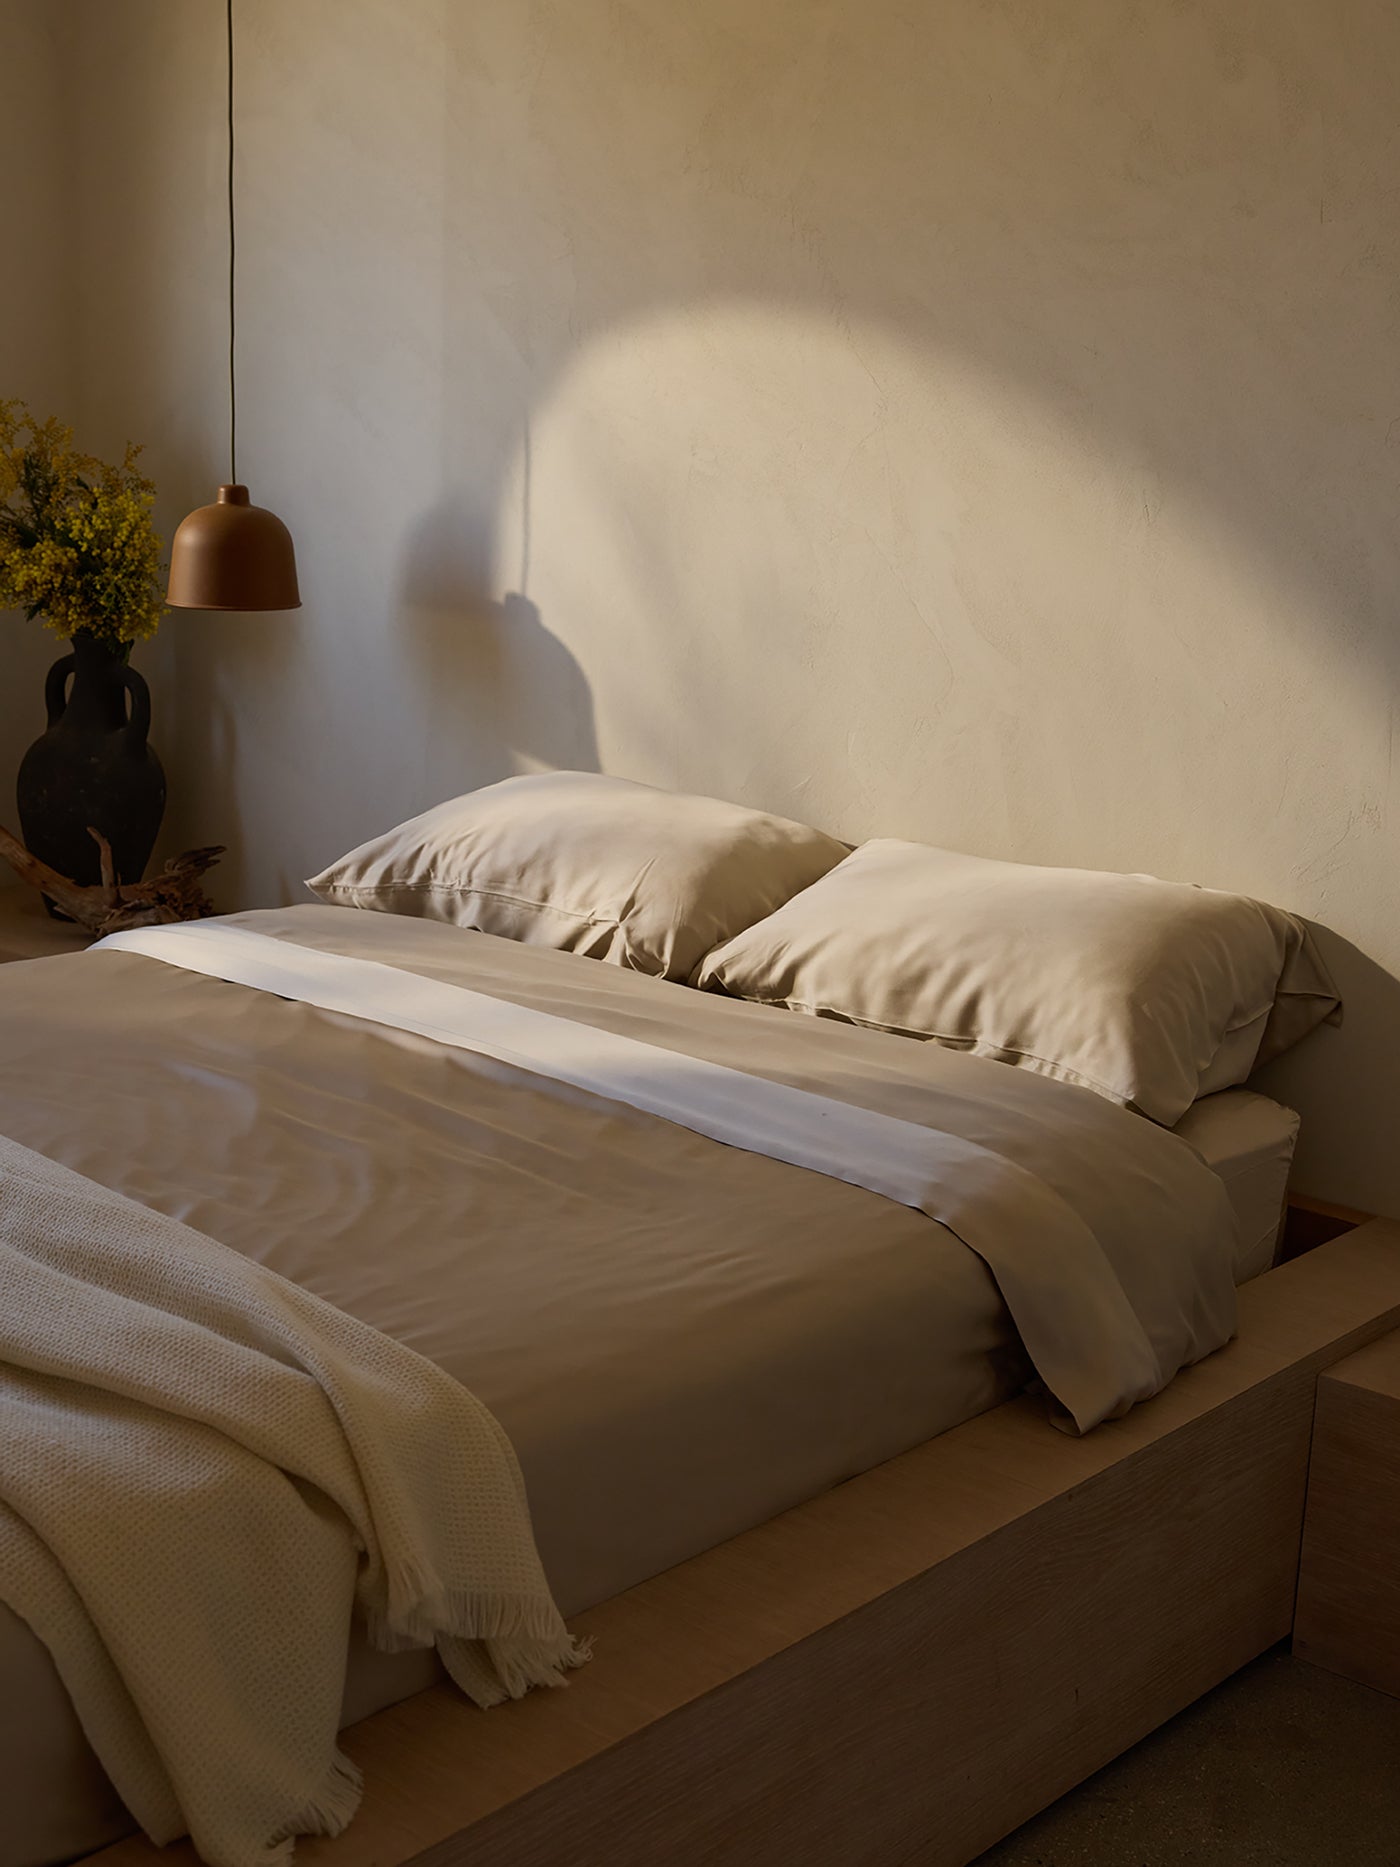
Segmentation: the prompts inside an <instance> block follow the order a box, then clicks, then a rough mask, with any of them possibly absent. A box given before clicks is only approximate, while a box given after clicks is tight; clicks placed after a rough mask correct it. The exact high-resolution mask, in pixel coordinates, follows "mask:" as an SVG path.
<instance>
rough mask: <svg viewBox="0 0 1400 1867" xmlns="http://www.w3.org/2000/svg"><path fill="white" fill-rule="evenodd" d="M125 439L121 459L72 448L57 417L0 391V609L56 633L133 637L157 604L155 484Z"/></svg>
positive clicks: (143, 631)
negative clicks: (114, 461)
mask: <svg viewBox="0 0 1400 1867" xmlns="http://www.w3.org/2000/svg"><path fill="white" fill-rule="evenodd" d="M140 451H141V450H140V449H139V448H137V447H132V446H128V447H127V449H126V453H125V455H124V456H123V458H122V463H121V465H120V466H113V465H111V464H110V463H109V462H106V461H102V460H97V459H95V458H94V457H93V456H92V455H90V454H81V453H79V452H78V451H77V449H76V448H75V447H74V446H73V432H72V430H71V428H67V427H65V426H64V425H63V423H62V422H60V421H56V420H53V419H50V420H48V421H45V422H37V421H35V419H34V417H33V416H32V415H31V414H30V412H29V410H28V409H27V408H26V407H25V405H24V404H23V403H22V402H17V401H4V400H0V609H23V610H25V611H27V612H28V614H29V615H30V616H42V617H43V618H44V620H45V621H46V623H47V624H48V626H49V627H50V628H51V629H54V630H56V631H57V633H58V634H59V635H65V636H66V635H71V634H72V633H73V631H74V630H75V629H90V630H92V632H93V633H94V634H95V635H99V636H101V637H103V638H104V639H105V640H107V641H110V642H113V643H120V642H133V641H138V640H140V639H141V638H142V637H143V636H147V635H151V634H153V633H154V632H155V629H156V627H157V625H158V624H159V622H160V619H161V617H162V616H163V615H164V614H165V598H164V594H163V589H162V579H161V574H160V568H161V567H160V551H161V545H160V538H159V536H158V535H157V533H156V529H155V526H154V525H153V524H152V522H151V506H152V503H153V501H154V499H155V487H154V486H153V485H152V484H151V482H150V481H149V480H148V479H146V478H145V477H144V475H142V474H141V473H139V472H138V471H137V469H136V461H137V458H138V456H139V454H140Z"/></svg>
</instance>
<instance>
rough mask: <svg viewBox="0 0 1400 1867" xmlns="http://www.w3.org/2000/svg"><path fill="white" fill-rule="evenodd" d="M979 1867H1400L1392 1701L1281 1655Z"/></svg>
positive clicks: (1399, 1731) (1398, 1719)
mask: <svg viewBox="0 0 1400 1867" xmlns="http://www.w3.org/2000/svg"><path fill="white" fill-rule="evenodd" d="M976 1867H1400V1699H1394V1698H1389V1697H1387V1696H1386V1695H1385V1694H1384V1693H1381V1692H1372V1691H1370V1690H1368V1688H1367V1687H1365V1686H1359V1685H1353V1684H1352V1683H1351V1682H1350V1681H1349V1680H1346V1679H1338V1678H1337V1677H1336V1676H1335V1675H1334V1674H1332V1673H1327V1672H1323V1671H1321V1670H1320V1669H1319V1668H1317V1667H1315V1666H1308V1665H1305V1664H1304V1663H1303V1662H1302V1661H1301V1660H1295V1659H1292V1658H1291V1657H1290V1656H1289V1655H1288V1653H1287V1652H1286V1650H1284V1649H1276V1650H1275V1651H1274V1652H1271V1653H1267V1654H1265V1655H1264V1657H1263V1658H1262V1659H1259V1660H1256V1661H1255V1662H1254V1664H1253V1665H1252V1666H1247V1667H1246V1668H1245V1670H1244V1671H1243V1672H1241V1673H1237V1674H1236V1675H1235V1677H1234V1678H1233V1679H1230V1680H1227V1681H1226V1683H1225V1684H1224V1685H1223V1686H1221V1687H1219V1688H1218V1690H1216V1691H1214V1692H1212V1693H1211V1694H1210V1695H1209V1696H1208V1697H1206V1698H1204V1699H1202V1700H1201V1701H1200V1703H1199V1704H1197V1705H1193V1706H1191V1708H1190V1709H1189V1710H1187V1711H1184V1712H1182V1714H1181V1715H1180V1717H1178V1718H1173V1719H1172V1721H1171V1723H1170V1724H1166V1725H1163V1726H1162V1728H1161V1730H1159V1731H1155V1732H1154V1733H1153V1734H1152V1736H1151V1737H1148V1738H1145V1739H1144V1740H1143V1742H1142V1743H1141V1744H1139V1745H1138V1746H1137V1747H1136V1749H1134V1750H1130V1751H1129V1752H1128V1753H1127V1755H1126V1756H1123V1757H1120V1758H1119V1759H1118V1760H1117V1762H1115V1763H1111V1764H1109V1765H1108V1767H1107V1768H1106V1769H1103V1770H1100V1771H1099V1773H1098V1775H1097V1776H1093V1777H1090V1779H1089V1781H1088V1782H1087V1783H1084V1784H1082V1785H1081V1786H1080V1787H1079V1788H1078V1789H1076V1790H1072V1791H1071V1792H1070V1794H1069V1795H1067V1796H1064V1797H1062V1798H1061V1800H1060V1801H1059V1802H1057V1803H1055V1804H1054V1805H1053V1807H1051V1808H1049V1809H1047V1810H1046V1811H1045V1813H1044V1814H1043V1815H1038V1816H1037V1817H1036V1818H1035V1820H1034V1821H1031V1822H1027V1823H1026V1825H1025V1827H1024V1828H1020V1829H1018V1830H1017V1831H1016V1833H1015V1834H1014V1835H1010V1836H1008V1837H1007V1839H1006V1840H1005V1841H1003V1842H1001V1843H1000V1844H999V1845H998V1846H997V1847H994V1848H992V1849H991V1850H990V1851H989V1852H988V1853H986V1854H983V1855H982V1856H981V1857H980V1859H979V1860H978V1861H977V1863H976Z"/></svg>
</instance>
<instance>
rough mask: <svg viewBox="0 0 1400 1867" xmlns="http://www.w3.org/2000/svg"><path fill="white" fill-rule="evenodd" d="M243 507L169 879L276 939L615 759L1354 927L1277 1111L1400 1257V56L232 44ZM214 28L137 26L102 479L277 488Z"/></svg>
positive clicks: (736, 34)
mask: <svg viewBox="0 0 1400 1867" xmlns="http://www.w3.org/2000/svg"><path fill="white" fill-rule="evenodd" d="M238 11H239V19H240V23H241V65H240V78H241V95H240V134H241V170H240V174H241V189H242V192H241V219H240V234H241V245H240V251H241V262H242V270H241V284H242V304H243V315H242V324H241V332H242V347H241V356H242V377H241V381H242V405H241V426H242V436H243V446H242V456H241V460H242V469H243V476H244V477H245V478H246V479H247V480H248V481H249V482H250V484H251V486H252V488H253V493H254V497H255V498H259V499H261V500H263V501H264V502H265V503H267V504H270V505H272V506H273V507H274V508H275V509H277V510H278V511H280V512H281V513H282V514H283V516H284V517H285V518H286V519H287V520H288V521H289V523H290V524H291V525H292V527H293V530H294V532H295V535H296V538H297V543H298V548H299V552H300V558H301V566H302V577H303V585H304V590H305V594H306V599H307V600H306V607H305V608H304V609H303V610H302V611H301V612H300V613H299V614H297V615H293V616H285V617H263V618H257V619H239V618H216V617H197V616H186V617H180V618H177V619H173V620H172V622H171V623H170V624H169V626H168V628H167V630H166V631H165V634H164V638H163V643H162V644H161V646H160V647H159V648H158V650H157V651H156V653H155V655H154V657H153V659H152V663H151V665H152V666H153V667H155V668H156V671H157V673H158V676H159V680H160V689H161V691H160V704H161V710H162V713H161V738H162V743H163V746H164V749H165V750H166V752H167V754H168V755H169V758H170V762H171V764H172V767H173V775H174V779H175V787H174V788H175V796H176V800H177V802H176V807H175V810H174V813H173V817H172V825H171V834H172V837H173V838H174V839H176V840H184V841H194V840H207V839H209V838H213V837H228V838H229V839H230V840H232V841H234V842H235V843H236V845H237V859H236V861H234V862H233V863H231V865H230V868H229V871H228V889H229V899H230V900H236V901H239V902H259V901H271V900H276V899H278V898H281V897H284V896H286V895H289V894H292V893H294V892H295V890H296V885H297V879H298V878H299V877H300V876H301V875H303V874H305V873H308V872H309V871H310V870H311V869H312V868H313V867H315V866H317V865H319V864H320V863H322V862H323V861H325V860H326V859H327V858H328V857H329V856H331V855H332V854H334V853H336V852H337V851H338V850H339V849H341V848H342V847H344V846H346V845H348V844H349V843H351V842H353V841H355V840H358V839H359V838H361V837H362V836H364V835H365V834H367V833H369V832H371V831H373V830H376V829H378V828H380V827H383V826H385V825H387V824H388V823H390V822H392V821H393V820H395V819H396V818H398V817H401V816H403V815H404V814H406V813H408V812H409V811H413V810H416V809H419V808H420V807H422V806H423V805H425V804H427V803H429V802H432V801H434V800H436V799H439V798H441V797H443V796H445V795H449V794H451V793H452V792H454V791H456V790H459V789H461V788H464V787H466V786H468V785H472V784H475V783H478V782H481V781H484V780H488V779H490V778H493V777H496V776H499V775H501V774H503V773H505V772H507V771H510V770H514V769H519V768H523V767H525V766H528V765H531V764H579V765H592V764H597V765H599V766H601V767H602V768H604V769H606V770H609V771H615V772H620V773H624V774H631V775H634V776H637V777H641V778H646V779H651V780H655V781H657V782H661V783H665V784H674V785H678V786H689V787H694V788H697V789H702V790H708V791H714V792H717V793H721V794H724V795H728V796H732V797H736V798H740V799H745V800H749V801H752V802H754V803H761V804H765V805H768V806H772V807H775V808H777V809H780V810H788V811H792V812H794V813H795V814H798V815H802V816H806V817H808V818H809V819H811V820H813V821H817V822H820V823H822V824H823V825H825V826H826V827H828V828H830V829H832V830H834V831H836V832H838V833H839V834H841V835H844V836H846V837H849V838H853V839H854V838H858V837H863V836H865V835H868V834H870V833H872V832H886V833H896V834H903V835H907V836H913V837H922V838H926V839H928V840H932V841H941V842H946V843H949V844H953V845H956V846H961V847H966V848H971V849H978V850H984V851H987V852H993V853H998V854H1004V855H1008V856H1016V857H1022V858H1028V859H1039V860H1045V861H1050V862H1068V863H1084V864H1091V865H1101V866H1109V867H1125V868H1144V869H1149V870H1154V871H1156V872H1158V873H1161V874H1165V875H1170V876H1176V877H1182V878H1187V879H1194V880H1198V881H1201V882H1204V883H1207V884H1211V885H1216V886H1223V887H1230V888H1238V889H1243V890H1248V891H1252V892H1256V893H1258V894H1261V895H1265V896H1268V897H1270V898H1272V899H1273V900H1276V901H1278V902H1280V903H1282V904H1284V905H1287V906H1290V907H1293V908H1296V909H1299V910H1301V911H1302V912H1304V913H1306V914H1309V915H1311V916H1313V917H1315V918H1316V919H1317V920H1318V921H1319V922H1320V923H1322V924H1323V925H1324V926H1325V927H1327V928H1329V929H1331V930H1332V932H1333V938H1332V940H1331V943H1330V944H1331V951H1332V954H1333V957H1334V959H1335V962H1336V965H1337V969H1338V972H1339V974H1341V975H1342V977H1343V980H1344V983H1345V984H1346V986H1347V988H1348V990H1349V993H1350V995H1351V1001H1352V1003H1351V1015H1350V1018H1349V1022H1348V1024H1347V1027H1346V1029H1345V1030H1344V1031H1343V1032H1342V1033H1332V1032H1324V1033H1323V1034H1321V1035H1320V1036H1319V1037H1317V1038H1316V1039H1314V1040H1312V1041H1311V1042H1310V1043H1309V1044H1308V1045H1307V1046H1306V1047H1305V1048H1304V1049H1303V1050H1302V1051H1300V1052H1299V1053H1298V1054H1297V1057H1296V1059H1295V1060H1294V1061H1292V1062H1289V1063H1287V1064H1285V1065H1284V1066H1282V1068H1281V1070H1280V1071H1279V1072H1278V1075H1277V1078H1276V1080H1277V1082H1278V1083H1279V1084H1281V1085H1282V1088H1283V1091H1284V1092H1285V1093H1287V1094H1290V1095H1292V1096H1293V1097H1294V1098H1295V1099H1296V1100H1297V1102H1298V1104H1299V1106H1300V1107H1302V1109H1303V1111H1304V1114H1305V1117H1306V1120H1305V1126H1304V1135H1305V1148H1304V1166H1303V1177H1304V1179H1305V1181H1306V1182H1307V1183H1308V1184H1310V1186H1311V1187H1312V1189H1313V1190H1315V1191H1318V1192H1321V1193H1328V1194H1332V1195H1333V1196H1338V1197H1350V1198H1352V1199H1355V1200H1356V1201H1358V1202H1360V1203H1363V1204H1374V1205H1379V1206H1384V1207H1388V1208H1389V1209H1391V1210H1395V1211H1400V1161H1397V1159H1396V1153H1397V1150H1396V1148H1395V1145H1394V1142H1393V1139H1392V1125H1393V1122H1394V1119H1395V1114H1396V1112H1397V1097H1396V1089H1397V1071H1396V1065H1395V1058H1396V1055H1397V1053H1398V1052H1400V986H1397V984H1396V974H1397V972H1400V887H1398V886H1397V872H1398V871H1397V861H1396V855H1397V850H1396V830H1397V815H1396V797H1395V786H1396V778H1395V774H1394V771H1393V761H1392V744H1393V736H1394V713H1395V698H1396V693H1397V677H1398V676H1400V629H1398V628H1397V620H1398V619H1397V598H1400V353H1398V352H1397V325H1398V324H1400V233H1397V215H1396V204H1397V200H1400V192H1397V191H1400V130H1397V123H1400V113H1397V111H1396V107H1395V106H1396V98H1397V96H1400V13H1397V12H1396V11H1395V9H1394V8H1392V7H1391V6H1389V5H1388V4H1382V3H1380V0H1331V3H1324V0H1308V3H1304V0H1157V4H1154V5H1140V4H1125V3H1124V0H949V3H948V4H945V5H941V6H936V7H934V6H923V5H916V4H912V0H766V3H765V4H764V5H762V6H755V5H754V4H753V3H752V0H690V3H689V4H686V5H678V4H675V3H674V0H558V3H553V0H473V4H471V5H468V4H465V0H460V3H450V0H297V4H296V5H285V4H280V3H279V0H238ZM221 14H222V8H221V7H220V6H219V5H218V4H217V3H216V0H123V4H122V5H121V6H120V7H111V6H109V5H106V4H104V3H103V0H87V3H86V4H84V5H82V6H81V8H80V19H81V28H80V31H79V33H78V35H77V38H76V41H75V48H74V63H73V66H72V70H71V74H70V76H71V84H72V88H73V105H74V111H73V114H74V117H75V118H76V121H77V122H78V124H79V125H80V126H81V134H82V139H83V140H82V157H83V159H82V166H81V176H82V181H81V187H80V190H79V194H80V215H79V224H80V230H81V292H80V295H79V306H80V312H81V322H82V328H81V331H80V333H79V339H78V343H77V348H76V355H77V357H78V367H79V375H80V393H81V401H82V412H83V420H84V424H85V432H86V433H87V434H88V436H89V439H90V442H91V444H92V445H94V446H101V445H112V446H115V445H118V444H119V443H120V441H121V440H123V439H125V437H126V435H127V434H128V433H130V434H133V435H137V436H142V437H145V438H146V439H148V440H149V442H150V443H151V454H150V458H151V461H152V464H153V466H154V468H155V470H156V471H157V473H158V474H159V476H160V478H161V483H162V486H163V489H164V510H165V512H166V514H167V515H168V516H169V517H172V518H173V517H174V516H177V515H178V513H179V511H180V510H182V509H183V508H184V507H185V506H186V505H188V504H190V503H193V502H195V501H196V500H198V499H201V498H203V497H207V496H208V489H210V488H212V486H213V485H214V484H215V483H216V482H217V480H218V479H219V478H221V477H223V474H224V465H223V414H222V403H221V393H222V391H221V386H220V370H221V367H222V358H221V322H220V320H221V315H222V313H221V304H220V293H221V275H220V251H221V248H220V242H221V237H222V235H221V228H220V224H219V214H220V205H221V204H220V192H219V189H220V171H219V162H220V137H221V134H222V132H221V127H220V124H221V119H220V107H221V106H220V84H221V78H222V72H221V54H222V44H221Z"/></svg>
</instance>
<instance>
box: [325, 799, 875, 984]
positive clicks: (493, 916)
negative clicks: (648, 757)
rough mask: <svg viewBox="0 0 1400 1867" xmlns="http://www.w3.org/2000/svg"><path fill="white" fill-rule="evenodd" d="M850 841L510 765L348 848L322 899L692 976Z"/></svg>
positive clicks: (731, 808)
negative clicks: (511, 770) (510, 772)
mask: <svg viewBox="0 0 1400 1867" xmlns="http://www.w3.org/2000/svg"><path fill="white" fill-rule="evenodd" d="M845 854H846V845H845V844H844V843H838V842H837V841H835V839H834V838H832V837H830V836H823V835H822V834H821V832H820V831H819V830H809V829H808V828H807V827H806V825H805V824H801V823H791V822H789V821H788V819H787V818H785V817H770V816H768V815H767V814H766V812H764V811H760V810H745V809H743V808H742V807H741V806H740V805H738V804H722V803H719V802H718V801H717V800H716V799H714V798H710V797H684V796H679V795H677V794H675V793H673V792H669V791H657V790H653V789H652V787H651V786H650V785H645V784H632V783H630V782H629V781H628V780H627V779H625V778H604V777H599V776H598V775H597V774H596V773H593V772H581V771H558V772H541V773H537V774H533V775H531V776H527V777H522V778H506V779H504V780H503V781H502V782H501V783H500V784H492V785H487V786H486V788H485V789H484V790H481V791H473V792H471V793H469V794H468V795H467V796H466V797H458V798H454V799H453V800H452V801H451V802H450V803H447V804H439V805H438V806H437V808H436V809H435V810H428V811H425V812H424V813H423V815H422V816H421V817H414V818H412V819H411V821H409V822H408V823H401V824H400V825H399V826H398V828H397V829H394V830H390V831H389V832H388V833H387V834H386V835H384V836H380V837H376V838H375V839H374V840H373V841H372V842H368V843H363V844H361V846H360V847H359V848H358V849H352V850H351V851H350V853H349V855H347V856H342V857H341V858H340V860H339V862H333V863H332V864H331V866H330V867H329V868H328V869H326V870H324V871H323V872H322V873H321V874H320V875H316V876H313V877H312V878H311V879H310V880H309V881H308V882H307V884H306V885H307V887H308V888H309V889H310V890H311V892H312V893H313V894H315V895H318V896H319V897H320V899H321V900H322V901H327V902H330V903H331V904H332V905H339V906H344V907H356V908H378V909H381V910H383V911H384V912H385V913H389V914H412V915H416V916H418V917H420V918H422V919H424V920H439V921H451V922H453V923H454V924H455V925H456V926H458V927H474V928H478V929H480V930H481V931H482V932H483V933H493V934H503V935H504V936H505V937H506V938H507V939H509V940H521V941H526V942H528V943H530V944H532V945H535V946H552V947H561V948H563V949H565V950H566V951H569V952H572V953H584V954H587V955H589V956H590V957H591V958H593V959H605V960H611V961H612V962H613V963H614V964H615V965H619V966H627V967H630V968H631V969H632V970H633V971H635V972H648V973H655V974H659V975H660V976H661V977H663V978H667V979H685V978H688V977H689V976H690V974H691V972H692V971H693V970H694V968H695V966H696V964H697V962H698V961H699V960H700V959H701V957H702V956H703V955H704V954H705V953H707V952H708V951H709V950H710V948H711V947H713V946H716V945H717V944H718V943H719V942H720V941H722V940H728V939H730V938H731V937H732V936H733V935H734V934H736V933H739V932H741V931H742V930H743V929H744V928H745V927H747V926H749V925H750V923H751V922H753V921H756V920H761V919H762V918H763V916H764V915H766V914H771V913H772V912H773V910H774V909H775V908H777V907H781V905H782V904H783V902H784V901H786V900H787V899H788V897H789V896H790V895H793V894H796V893H797V891H798V890H799V889H802V888H806V887H807V886H808V884H809V883H811V882H814V881H816V880H817V879H818V877H819V876H822V875H824V874H825V873H826V871H827V870H828V869H829V868H831V867H832V866H833V865H834V864H835V863H837V862H839V861H840V860H841V858H842V857H843V856H844V855H845Z"/></svg>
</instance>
